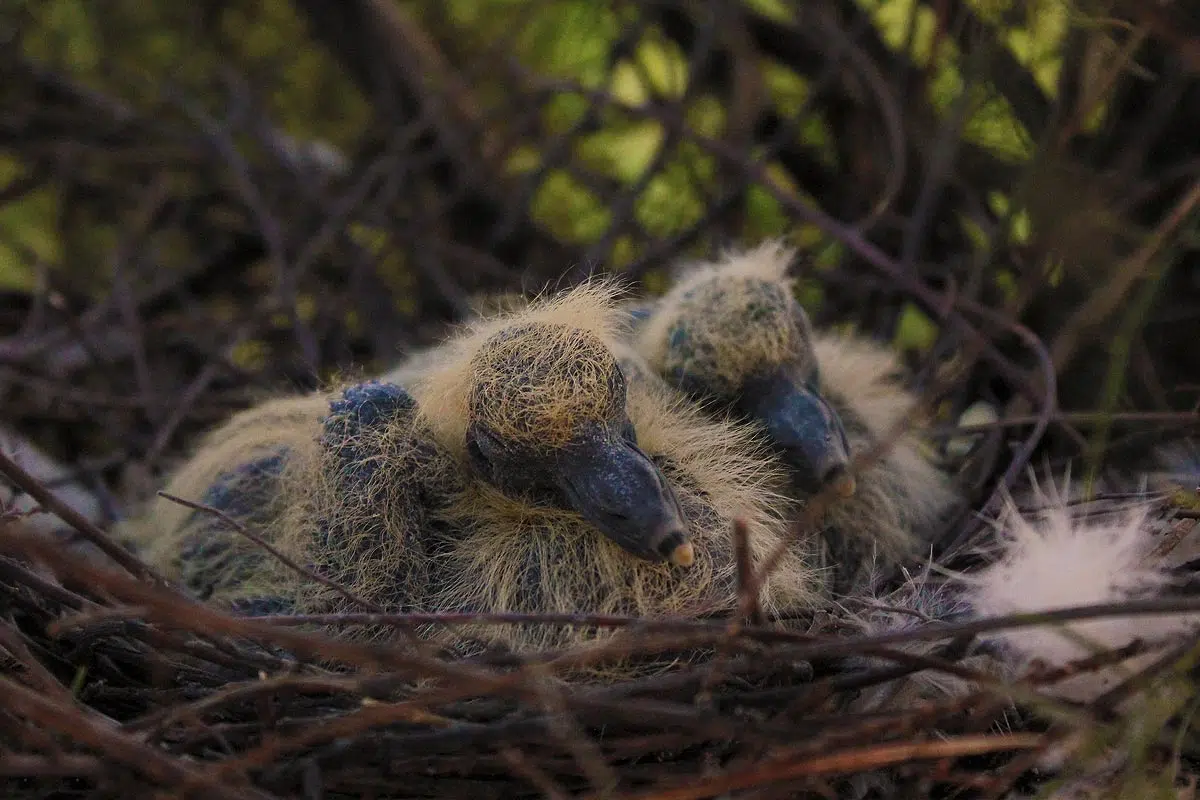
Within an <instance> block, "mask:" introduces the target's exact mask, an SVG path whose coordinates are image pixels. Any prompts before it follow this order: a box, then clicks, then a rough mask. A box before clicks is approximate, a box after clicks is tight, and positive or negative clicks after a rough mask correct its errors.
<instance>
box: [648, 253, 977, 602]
mask: <svg viewBox="0 0 1200 800" xmlns="http://www.w3.org/2000/svg"><path fill="white" fill-rule="evenodd" d="M793 256H794V253H793V251H791V250H790V249H788V248H786V247H783V246H781V245H779V244H777V243H774V242H768V243H766V244H764V245H760V246H758V247H756V248H753V249H750V250H746V251H743V252H739V253H733V254H730V255H727V256H726V257H725V258H724V259H722V260H720V261H717V262H713V263H706V264H699V265H695V266H691V267H690V268H687V269H685V270H684V271H683V273H682V275H681V276H680V278H679V280H678V281H677V282H676V283H675V285H674V286H673V287H672V288H671V290H670V291H669V292H668V293H667V294H666V295H665V296H664V297H662V298H661V299H659V300H657V301H653V302H642V303H639V304H636V305H631V306H630V307H629V308H628V309H627V311H628V313H629V314H630V316H631V318H632V320H633V330H634V334H633V341H634V344H635V346H636V348H637V350H638V352H639V354H640V355H641V356H643V357H644V358H645V360H646V362H647V363H649V364H650V365H651V367H652V368H653V369H654V370H655V371H656V372H657V373H658V374H659V375H660V376H661V377H662V378H663V379H664V380H666V381H667V382H668V383H670V384H672V385H674V386H678V387H679V388H681V389H683V390H684V391H686V392H687V393H688V394H689V395H691V396H692V398H693V399H694V400H696V401H698V402H700V403H701V404H703V405H704V406H705V407H706V408H707V409H709V411H710V412H711V413H714V414H715V413H732V414H734V415H735V416H738V417H742V418H748V419H750V420H752V421H754V422H755V423H756V424H758V425H759V426H761V427H763V428H765V429H766V431H767V434H768V437H769V438H770V439H771V440H772V442H773V443H774V444H775V445H776V450H777V452H779V453H780V454H781V455H782V457H783V459H784V461H785V462H787V463H788V465H789V466H790V467H792V468H793V470H795V472H796V473H797V476H798V478H800V480H797V481H796V482H795V483H794V485H793V496H794V497H795V498H796V499H798V500H801V501H803V500H805V499H806V498H808V497H809V496H811V495H812V494H813V493H814V492H815V491H817V490H819V489H820V488H823V486H828V485H830V484H832V483H834V482H835V481H841V482H842V484H841V486H843V487H844V486H846V482H845V477H844V475H843V474H842V470H844V469H845V468H847V467H848V466H849V460H850V459H851V458H853V457H857V456H859V455H860V454H862V453H864V452H868V451H871V450H873V449H875V448H876V447H877V446H878V445H879V444H880V443H881V442H883V441H884V440H885V439H886V438H887V437H888V436H889V435H890V434H892V433H893V431H894V430H896V429H897V426H898V425H899V424H900V423H901V422H902V421H903V420H904V417H905V415H906V414H908V412H909V411H910V410H911V409H912V408H913V407H914V406H915V404H916V402H917V398H916V396H915V395H914V394H913V393H912V392H910V391H909V390H908V389H907V388H906V387H905V385H904V371H903V369H902V368H901V365H900V364H899V362H898V360H897V359H896V357H895V356H894V354H893V353H892V352H891V351H890V350H889V349H888V348H886V347H884V346H881V345H878V344H876V343H874V342H871V341H869V340H867V339H863V338H860V337H856V336H852V335H849V334H843V333H836V332H822V331H816V332H814V331H812V330H811V328H810V326H809V323H808V320H807V316H806V315H805V313H804V311H803V309H802V308H801V307H800V306H799V304H798V303H797V301H796V300H795V299H794V296H793V292H792V282H791V280H790V279H789V278H788V276H787V268H788V264H789V262H790V261H791V259H792V258H793ZM762 398H768V399H767V400H765V401H764V400H763V399H762ZM771 398H780V399H778V400H776V399H771ZM843 436H844V444H842V443H841V441H843V440H842V437H843ZM843 448H844V449H843ZM853 478H854V480H853V484H851V485H852V486H853V489H852V490H848V491H840V492H839V493H840V494H842V495H843V497H842V498H840V499H837V500H836V501H835V502H834V503H833V504H832V505H831V507H830V509H829V511H828V513H827V515H826V518H825V520H824V522H825V524H826V525H827V526H828V528H827V529H828V535H827V540H828V541H829V542H830V545H831V549H832V551H833V552H832V554H831V556H832V559H833V561H834V563H835V564H836V566H837V567H838V569H839V572H840V573H842V574H843V575H844V576H845V578H846V579H853V578H854V576H855V575H862V574H864V570H867V569H869V568H870V567H871V566H872V564H873V563H875V559H882V560H883V561H884V562H895V561H897V560H900V559H903V558H905V557H910V556H914V555H920V550H921V549H922V548H923V547H925V546H927V545H928V542H929V539H930V537H931V536H932V535H933V533H934V532H935V531H936V528H937V524H938V522H939V520H940V519H941V518H942V516H943V515H944V514H945V513H946V512H947V511H948V510H949V509H950V507H951V506H952V505H953V504H954V503H955V502H956V500H957V495H956V493H955V491H954V490H953V488H952V485H951V482H950V481H949V479H948V477H947V476H946V475H945V474H944V473H943V472H942V471H941V470H940V469H938V468H937V467H936V466H935V465H934V464H933V462H932V461H931V460H930V458H929V457H927V455H926V453H925V452H924V451H923V447H922V443H921V441H920V438H919V435H918V433H917V432H916V431H914V430H908V431H906V432H904V433H902V434H901V435H900V436H899V438H897V439H895V440H894V442H893V443H892V444H891V446H890V447H889V448H888V449H887V451H886V453H885V454H884V455H883V457H882V458H881V460H879V461H878V462H876V463H875V464H874V465H872V466H869V467H868V468H867V469H865V470H864V471H862V472H861V473H859V474H856V475H854V476H853ZM835 488H836V487H835ZM845 495H851V496H848V497H847V496H845Z"/></svg>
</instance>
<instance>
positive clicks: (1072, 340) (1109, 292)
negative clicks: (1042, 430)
mask: <svg viewBox="0 0 1200 800" xmlns="http://www.w3.org/2000/svg"><path fill="white" fill-rule="evenodd" d="M1197 205H1200V181H1196V182H1194V183H1193V184H1192V187H1191V189H1189V190H1188V193H1187V194H1186V195H1184V196H1183V198H1181V199H1180V201H1179V202H1178V203H1176V204H1175V207H1174V208H1172V209H1171V213H1170V214H1168V215H1167V218H1166V219H1165V220H1163V222H1162V224H1161V225H1159V226H1158V227H1157V228H1155V230H1154V233H1153V234H1152V235H1151V236H1150V238H1149V239H1148V240H1147V241H1146V243H1145V244H1143V245H1142V247H1141V248H1140V249H1139V250H1138V251H1137V252H1136V253H1134V254H1133V255H1132V256H1131V257H1130V258H1129V259H1128V260H1126V261H1125V262H1123V263H1122V264H1121V265H1120V266H1119V267H1118V268H1117V269H1116V270H1114V271H1113V275H1112V278H1111V279H1110V280H1109V282H1108V283H1107V284H1106V285H1105V286H1104V287H1103V288H1102V289H1100V290H1099V291H1097V292H1094V293H1093V294H1092V295H1091V296H1090V297H1089V298H1088V300H1087V302H1086V303H1084V304H1083V305H1082V306H1080V307H1079V308H1078V309H1076V310H1075V313H1074V314H1072V315H1071V317H1070V319H1068V320H1067V323H1066V325H1064V326H1063V330H1062V332H1061V333H1059V335H1058V336H1057V337H1056V338H1055V340H1054V344H1053V345H1052V346H1051V354H1052V359H1053V362H1054V367H1055V368H1056V369H1057V370H1058V371H1062V370H1063V369H1065V368H1066V366H1067V365H1068V364H1070V363H1071V361H1072V359H1073V358H1074V357H1075V354H1076V352H1077V351H1078V349H1079V342H1080V340H1081V339H1082V338H1083V333H1084V331H1086V330H1088V329H1089V328H1093V327H1095V326H1096V325H1099V324H1101V323H1103V322H1104V320H1106V319H1107V318H1108V317H1109V316H1110V315H1111V314H1112V313H1113V311H1115V310H1116V309H1117V307H1118V306H1120V305H1121V302H1122V300H1124V298H1125V296H1126V295H1127V294H1129V290H1130V289H1131V288H1132V287H1133V284H1134V282H1135V281H1137V279H1138V278H1139V277H1141V276H1142V275H1143V274H1144V273H1145V271H1146V267H1147V265H1148V264H1149V262H1150V259H1152V258H1154V256H1155V255H1157V253H1158V251H1159V250H1161V249H1162V247H1163V245H1164V243H1165V242H1166V239H1167V237H1168V236H1170V235H1171V234H1172V233H1174V231H1175V230H1176V229H1177V228H1178V227H1179V226H1180V225H1182V224H1183V223H1184V221H1186V219H1187V217H1188V215H1189V214H1191V213H1192V211H1193V210H1195V208H1196V206H1197Z"/></svg>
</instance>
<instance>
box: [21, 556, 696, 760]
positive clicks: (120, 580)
mask: <svg viewBox="0 0 1200 800" xmlns="http://www.w3.org/2000/svg"><path fill="white" fill-rule="evenodd" d="M7 543H8V544H10V545H16V546H17V547H18V548H19V549H20V550H21V551H22V552H25V553H31V554H33V555H34V556H35V557H37V558H40V559H42V560H44V561H46V562H48V563H54V562H56V561H57V565H58V567H59V568H60V569H61V570H63V571H65V572H66V573H67V574H69V575H72V576H73V577H76V578H79V576H81V575H86V576H87V580H89V581H90V582H91V583H92V584H93V585H94V586H95V587H96V588H97V589H98V590H101V591H105V592H107V593H109V594H111V595H114V596H116V597H122V598H124V599H125V600H126V601H131V602H133V603H134V604H138V605H143V606H145V607H146V608H147V609H148V610H149V612H150V613H149V614H148V616H149V617H150V618H151V619H152V620H156V621H157V622H158V623H159V624H163V625H168V626H171V627H175V628H182V629H185V630H192V631H199V632H202V633H203V634H204V635H206V636H210V637H211V636H219V635H228V636H237V637H245V638H251V639H259V640H264V641H268V642H272V643H275V644H278V645H280V646H283V647H286V648H288V649H291V650H293V651H294V652H296V653H299V654H301V655H302V656H305V657H309V658H317V659H330V660H334V661H343V662H346V663H349V664H355V665H359V666H374V667H385V668H391V669H394V670H397V671H400V672H403V671H407V672H410V673H412V672H415V673H417V674H418V675H425V676H428V677H439V678H442V679H443V680H446V681H448V682H450V683H451V685H450V686H449V687H447V688H445V689H440V690H437V691H434V692H430V693H429V694H428V695H427V696H426V697H423V698H421V699H419V700H413V701H409V702H408V703H407V704H406V705H407V706H409V708H408V709H407V711H406V713H405V714H403V718H406V719H410V720H411V719H412V718H413V716H414V712H421V713H424V712H423V707H425V706H428V705H431V704H434V703H448V702H453V701H457V700H461V699H464V698H467V697H473V696H478V695H481V694H486V693H488V692H491V693H493V694H496V695H500V696H512V697H519V698H523V699H526V700H533V701H540V699H541V696H540V695H539V694H538V692H537V691H536V690H535V689H533V688H532V687H531V686H530V680H531V678H532V676H531V675H530V674H528V673H527V672H523V671H516V672H512V673H508V674H499V673H497V672H495V671H492V670H484V669H480V668H478V667H472V666H465V665H462V664H454V663H447V662H444V661H439V660H436V659H433V658H429V657H427V656H423V655H421V654H419V653H411V652H406V651H404V650H401V649H400V648H396V647H383V646H380V645H377V644H376V645H369V644H365V643H352V642H346V641H342V640H339V639H337V638H334V637H329V636H321V635H318V634H304V633H295V632H292V631H289V630H287V629H285V628H279V627H273V626H270V625H266V624H263V623H262V622H260V621H257V620H254V619H252V618H247V617H235V616H232V615H229V614H224V613H221V612H219V611H217V610H215V609H212V608H209V607H207V606H205V605H203V604H199V603H196V602H194V601H191V600H189V599H187V598H185V597H183V596H182V595H180V594H179V593H178V592H176V591H173V590H172V591H166V590H164V589H163V588H161V587H155V586H151V585H148V584H146V583H144V582H139V581H135V580H131V579H129V578H126V577H124V576H122V575H120V574H118V573H115V572H112V571H107V570H101V569H97V568H96V567H95V566H94V565H92V564H89V563H87V562H86V561H84V560H83V559H81V558H80V557H78V556H75V555H73V554H70V553H63V552H61V551H60V550H59V549H57V548H55V547H54V546H53V545H52V543H50V542H48V541H46V540H45V539H44V537H40V536H37V535H33V534H25V533H18V534H16V535H13V536H11V537H9V538H8V540H7ZM172 612H175V613H172ZM692 638H693V639H694V638H695V637H692ZM707 638H711V637H707ZM668 643H671V642H668ZM688 643H689V644H690V640H688ZM550 666H551V667H553V666H554V663H553V662H551V663H550ZM574 699H575V702H576V703H577V704H578V705H580V707H592V708H600V709H603V710H606V711H608V712H610V713H617V714H623V715H625V716H627V717H629V718H635V719H638V720H642V721H644V720H645V719H646V718H647V715H649V717H651V718H652V717H654V716H658V717H659V718H661V719H662V720H664V721H665V722H670V721H671V720H674V721H675V722H677V723H678V724H693V723H694V722H695V721H696V720H695V715H694V714H691V713H681V712H680V709H679V707H677V706H676V705H674V704H667V703H657V702H649V701H646V702H642V703H639V704H637V707H630V706H629V704H628V703H619V702H618V703H605V702H602V701H596V700H593V699H590V698H587V697H575V698H574ZM430 716H431V715H426V716H425V717H423V718H424V719H425V720H428V719H429V718H430ZM381 724H382V723H381ZM371 725H372V721H371V720H370V719H369V720H368V721H367V727H370V726H371ZM322 730H323V731H325V730H327V729H325V728H323V729H322ZM320 738H322V736H321V735H320V734H318V735H317V739H320ZM295 744H296V742H286V743H283V745H282V749H277V748H279V746H278V745H276V748H271V747H268V746H266V745H264V746H262V747H260V748H258V749H257V750H255V751H252V752H251V753H248V754H246V756H244V757H243V758H241V759H237V760H235V761H231V762H227V763H226V764H225V765H222V769H230V770H233V771H236V770H237V769H239V768H240V766H242V765H244V764H246V763H249V762H251V761H255V760H257V759H263V758H265V759H266V761H270V760H271V758H272V757H274V756H273V755H272V754H271V752H270V751H272V750H274V751H275V755H278V754H279V753H280V752H285V751H286V750H287V749H289V748H290V747H292V746H295ZM264 763H265V762H264Z"/></svg>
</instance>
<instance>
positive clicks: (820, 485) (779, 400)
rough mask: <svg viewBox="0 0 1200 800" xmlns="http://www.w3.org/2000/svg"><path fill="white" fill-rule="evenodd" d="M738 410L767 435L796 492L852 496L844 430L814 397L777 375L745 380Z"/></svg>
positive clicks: (825, 404)
mask: <svg viewBox="0 0 1200 800" xmlns="http://www.w3.org/2000/svg"><path fill="white" fill-rule="evenodd" d="M738 409H739V411H741V413H742V414H744V415H745V416H747V417H749V418H750V419H754V420H757V421H758V422H759V423H761V424H762V425H763V426H764V427H765V428H766V429H767V434H768V436H769V437H770V439H771V442H772V443H773V444H774V445H775V447H776V448H777V449H778V450H779V452H780V454H781V455H782V457H783V459H784V461H786V462H787V464H788V466H789V467H791V469H792V470H793V473H794V476H795V480H796V482H797V484H798V485H799V486H800V488H801V489H802V490H804V491H806V492H809V493H813V494H815V493H816V492H819V491H821V490H823V489H825V488H827V487H832V488H833V490H834V491H835V492H836V493H837V494H838V495H840V496H842V497H849V496H851V495H853V494H854V491H855V488H856V487H855V482H854V477H853V476H852V475H851V474H850V471H849V470H850V444H849V442H848V441H847V440H846V429H845V428H844V427H843V426H842V419H841V417H839V416H838V414H837V412H836V411H834V410H833V408H832V407H831V406H830V405H829V403H828V402H827V401H826V400H825V398H824V397H822V396H821V395H820V393H819V392H817V391H815V390H814V389H811V388H809V387H807V386H805V385H803V383H801V382H799V381H797V380H796V379H794V378H792V377H790V376H789V375H787V374H786V373H785V372H783V371H780V372H777V373H774V374H772V375H768V376H764V377H759V378H751V379H750V380H748V381H747V382H746V383H745V385H744V386H743V388H742V396H741V399H740V400H739V401H738Z"/></svg>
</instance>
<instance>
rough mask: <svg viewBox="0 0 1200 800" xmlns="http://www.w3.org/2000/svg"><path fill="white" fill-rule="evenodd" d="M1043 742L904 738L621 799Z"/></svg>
mask: <svg viewBox="0 0 1200 800" xmlns="http://www.w3.org/2000/svg"><path fill="white" fill-rule="evenodd" d="M1041 745H1042V736H1041V735H1040V734H1030V733H1025V734H1011V735H1007V736H986V735H980V736H962V737H958V738H955V739H948V740H944V741H936V742H900V743H896V744H885V745H879V746H876V747H864V748H857V749H853V750H843V751H842V752H840V753H831V754H830V755H827V756H817V757H816V758H806V759H803V760H799V761H785V762H782V763H779V762H774V763H772V762H768V763H765V764H758V765H755V766H752V767H748V768H746V769H744V770H739V771H738V772H731V773H726V774H724V775H719V776H717V777H715V778H712V779H708V780H702V781H697V782H695V783H691V784H688V785H686V786H679V787H676V788H672V789H660V790H652V791H649V792H644V793H641V794H636V795H626V796H624V797H623V798H621V800H700V798H705V797H713V796H715V795H718V794H722V793H724V792H732V791H736V790H738V789H752V788H755V787H759V786H762V785H763V784H767V783H774V782H777V781H784V780H791V779H794V778H803V777H812V776H816V775H838V774H845V773H853V772H865V771H868V770H874V769H880V768H882V767H889V766H894V765H896V764H903V763H904V762H906V761H914V760H924V759H942V758H959V757H962V756H974V755H984V754H987V753H1000V752H1004V751H1007V750H1028V749H1032V748H1035V747H1040V746H1041ZM588 800H592V798H588Z"/></svg>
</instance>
